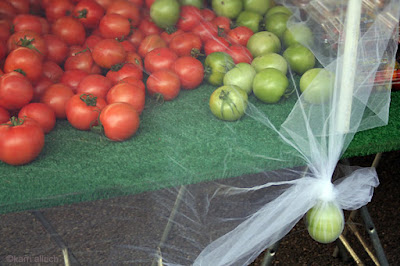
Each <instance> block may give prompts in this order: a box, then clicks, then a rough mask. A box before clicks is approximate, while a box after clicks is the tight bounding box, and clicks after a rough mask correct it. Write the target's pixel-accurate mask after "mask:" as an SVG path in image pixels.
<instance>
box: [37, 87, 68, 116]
mask: <svg viewBox="0 0 400 266" xmlns="http://www.w3.org/2000/svg"><path fill="white" fill-rule="evenodd" d="M72 96H74V92H73V91H72V89H71V88H70V87H69V86H67V85H65V84H63V83H55V84H53V85H50V86H49V87H48V88H47V90H45V92H44V93H43V95H42V98H40V102H42V103H44V104H47V105H48V106H50V107H51V109H53V111H54V113H55V115H56V118H58V119H64V118H66V114H65V104H66V102H67V101H68V100H69V98H71V97H72Z"/></svg>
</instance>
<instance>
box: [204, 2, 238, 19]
mask: <svg viewBox="0 0 400 266" xmlns="http://www.w3.org/2000/svg"><path fill="white" fill-rule="evenodd" d="M211 6H212V9H213V10H214V12H215V14H217V16H224V17H228V18H230V19H235V18H236V17H237V16H238V15H239V14H240V12H242V10H243V2H242V0H212V2H211Z"/></svg>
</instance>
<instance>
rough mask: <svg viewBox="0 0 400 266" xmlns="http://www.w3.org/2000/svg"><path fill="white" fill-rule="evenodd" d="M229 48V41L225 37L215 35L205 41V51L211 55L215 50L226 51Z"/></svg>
mask: <svg viewBox="0 0 400 266" xmlns="http://www.w3.org/2000/svg"><path fill="white" fill-rule="evenodd" d="M228 48H229V42H228V41H227V40H226V39H225V38H224V37H215V38H213V39H209V40H207V41H206V42H205V43H204V53H205V54H206V55H209V54H211V53H214V52H224V51H225V50H226V49H228Z"/></svg>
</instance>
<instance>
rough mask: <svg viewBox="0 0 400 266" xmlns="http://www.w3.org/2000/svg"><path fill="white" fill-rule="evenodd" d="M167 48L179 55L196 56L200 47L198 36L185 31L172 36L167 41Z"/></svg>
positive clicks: (200, 42)
mask: <svg viewBox="0 0 400 266" xmlns="http://www.w3.org/2000/svg"><path fill="white" fill-rule="evenodd" d="M169 48H170V49H171V50H172V51H174V52H175V53H176V54H177V55H178V56H179V57H180V56H192V55H193V56H196V55H198V54H199V53H200V50H201V48H202V41H201V39H200V37H199V36H197V35H196V34H194V33H191V32H185V33H183V34H180V35H178V36H176V37H174V38H173V39H172V40H171V42H170V43H169Z"/></svg>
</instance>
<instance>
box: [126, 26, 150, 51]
mask: <svg viewBox="0 0 400 266" xmlns="http://www.w3.org/2000/svg"><path fill="white" fill-rule="evenodd" d="M144 37H146V36H145V35H144V33H143V32H142V31H141V30H139V29H132V30H131V34H130V35H129V36H128V37H127V38H126V39H127V40H128V41H130V42H131V43H132V44H133V46H135V48H138V47H139V45H140V43H141V42H142V40H143V39H144Z"/></svg>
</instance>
